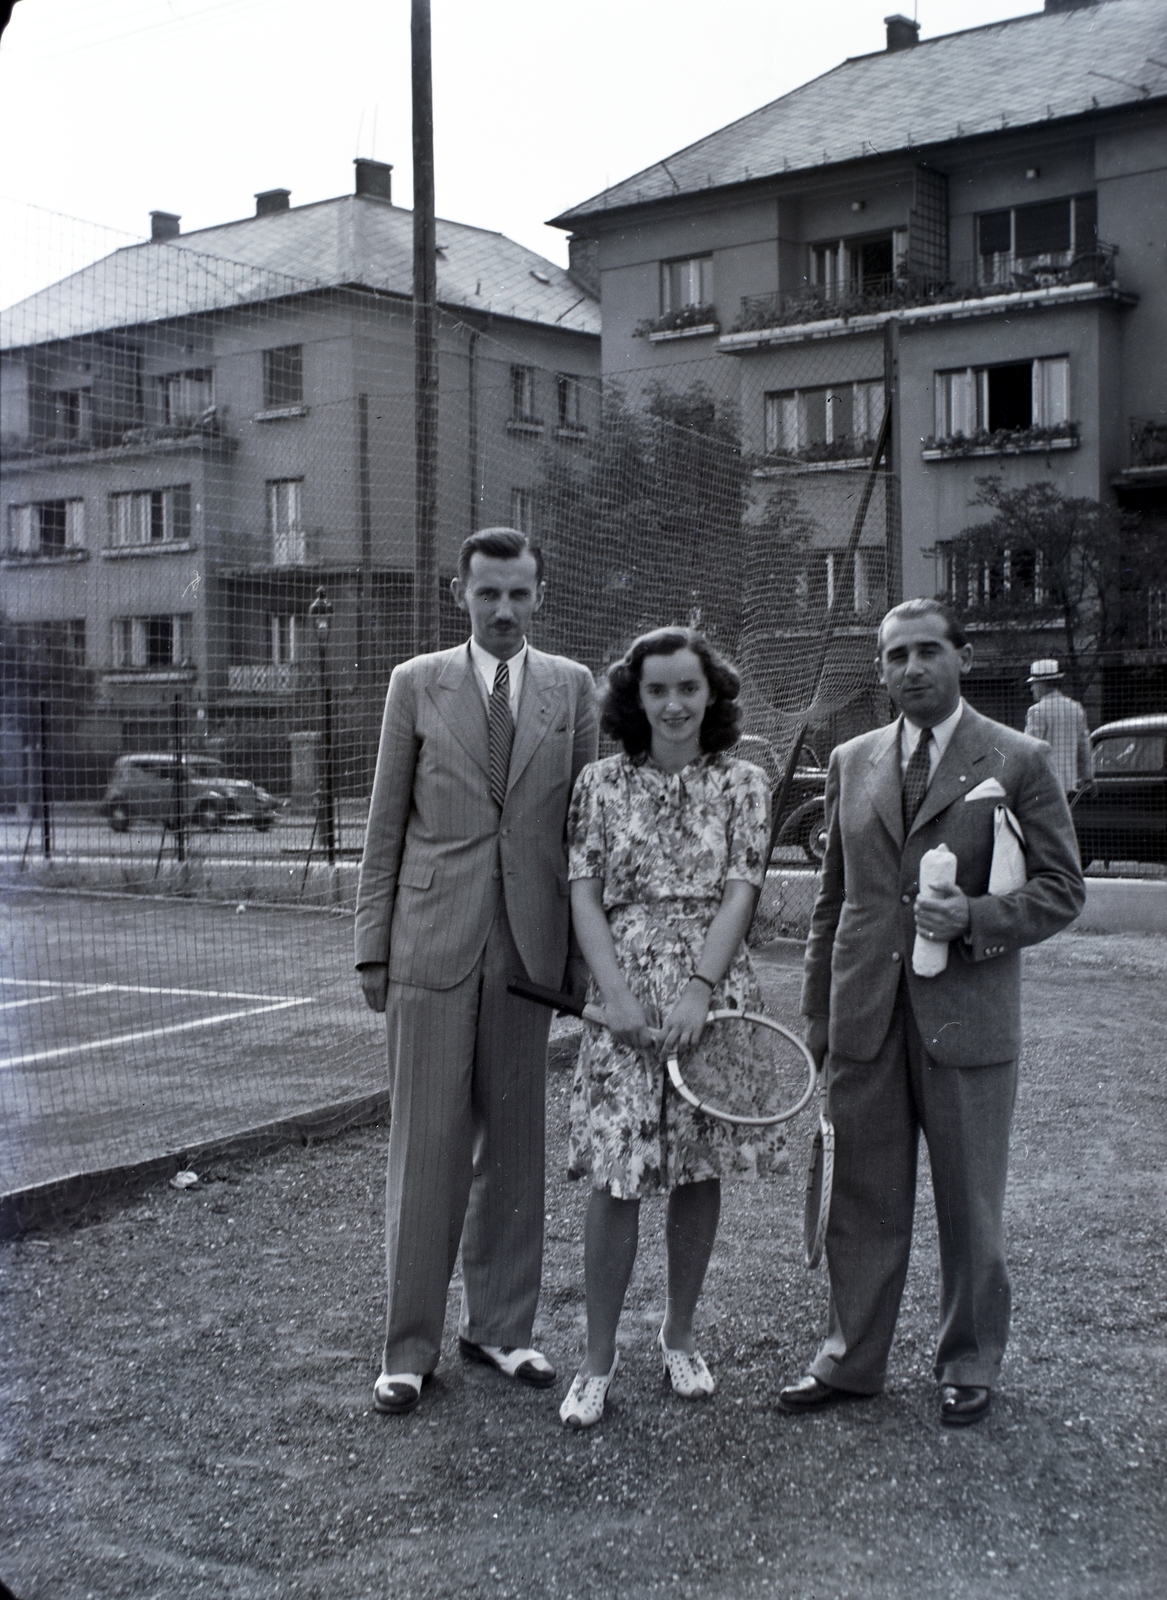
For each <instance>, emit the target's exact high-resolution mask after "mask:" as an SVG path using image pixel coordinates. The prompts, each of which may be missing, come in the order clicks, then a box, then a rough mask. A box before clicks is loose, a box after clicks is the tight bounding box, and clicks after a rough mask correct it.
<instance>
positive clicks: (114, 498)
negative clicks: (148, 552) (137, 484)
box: [109, 492, 150, 545]
mask: <svg viewBox="0 0 1167 1600" xmlns="http://www.w3.org/2000/svg"><path fill="white" fill-rule="evenodd" d="M109 531H110V538H111V539H112V541H113V543H114V544H115V545H128V544H149V542H150V495H149V493H148V492H147V493H145V494H111V495H110V497H109Z"/></svg>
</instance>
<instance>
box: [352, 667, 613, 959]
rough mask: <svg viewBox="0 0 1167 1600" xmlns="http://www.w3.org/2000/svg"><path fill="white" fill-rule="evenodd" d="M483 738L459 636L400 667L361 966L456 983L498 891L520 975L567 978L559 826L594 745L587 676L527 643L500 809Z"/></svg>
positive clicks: (361, 909)
mask: <svg viewBox="0 0 1167 1600" xmlns="http://www.w3.org/2000/svg"><path fill="white" fill-rule="evenodd" d="M487 746H488V735H487V714H486V703H485V699H484V696H483V694H482V691H481V689H480V687H479V684H478V681H477V678H476V674H475V671H474V667H473V665H472V663H471V660H470V652H469V650H468V648H467V646H466V645H464V644H462V645H459V646H458V647H457V648H456V649H454V650H442V651H439V652H437V653H436V654H434V655H425V656H415V657H414V658H413V659H412V660H411V661H405V662H403V663H402V664H401V665H400V666H399V667H397V668H395V669H394V672H393V676H392V677H391V679H390V680H389V692H388V695H387V696H386V699H385V716H384V720H383V722H382V726H381V744H380V748H379V750H378V754H377V769H376V774H375V776H374V779H373V793H372V798H371V800H370V803H369V824H368V830H367V832H366V835H365V852H364V857H363V859H362V862H361V874H360V883H359V886H358V889H357V909H356V959H357V963H358V965H359V964H361V963H363V962H370V961H371V962H388V965H389V976H390V978H391V979H393V980H394V981H396V982H400V983H412V984H417V985H420V986H421V987H422V988H427V989H449V988H452V987H453V985H454V984H456V983H460V982H461V981H462V979H463V978H465V977H466V975H467V974H468V973H469V972H470V970H471V968H472V967H473V966H474V963H475V961H477V959H478V957H479V955H480V954H481V953H482V950H483V948H484V946H485V944H486V939H487V935H488V934H489V932H490V927H491V923H492V922H493V920H494V916H495V913H496V911H497V908H498V903H499V898H500V896H502V897H503V898H504V899H505V903H506V909H507V916H508V919H509V921H510V927H511V933H512V934H513V936H514V940H515V943H516V944H517V946H518V948H519V952H520V954H521V955H522V957H523V962H524V964H525V966H526V968H527V975H528V976H529V977H530V978H532V979H534V981H535V982H537V983H545V984H548V985H551V986H558V985H559V984H560V983H561V982H562V979H563V974H564V967H565V964H566V960H567V945H568V898H567V896H568V889H567V855H566V849H565V845H564V825H565V822H566V818H567V807H568V802H569V801H570V799H571V791H572V786H573V784H574V783H575V780H576V777H577V775H578V773H579V771H580V769H581V768H582V767H584V766H585V765H586V764H587V763H588V762H589V761H593V760H594V759H595V755H596V702H595V688H594V685H593V683H592V677H591V673H590V672H589V671H588V670H587V668H586V667H584V666H581V665H580V664H579V662H577V661H569V660H567V659H566V658H565V657H563V656H551V655H545V654H543V652H542V651H540V650H535V649H529V650H528V653H527V665H526V670H525V672H524V676H523V688H522V693H521V695H520V699H519V709H518V715H517V717H516V719H515V740H514V746H513V748H512V751H511V765H510V775H509V779H508V786H507V795H506V802H505V804H504V806H503V810H502V816H501V819H500V816H499V811H498V807H497V806H496V805H495V803H494V801H493V800H492V799H491V795H490V771H489V758H488V748H487Z"/></svg>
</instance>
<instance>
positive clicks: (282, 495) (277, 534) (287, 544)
mask: <svg viewBox="0 0 1167 1600" xmlns="http://www.w3.org/2000/svg"><path fill="white" fill-rule="evenodd" d="M302 487H303V485H302V483H301V481H300V480H299V479H298V478H285V479H282V480H281V481H279V482H275V483H269V484H268V486H267V517H268V527H269V529H270V531H271V536H272V563H273V565H274V566H277V567H290V566H296V565H297V564H299V563H300V562H302V561H303V560H304V559H305V541H304V529H303V525H302V523H301V521H300V490H301V488H302Z"/></svg>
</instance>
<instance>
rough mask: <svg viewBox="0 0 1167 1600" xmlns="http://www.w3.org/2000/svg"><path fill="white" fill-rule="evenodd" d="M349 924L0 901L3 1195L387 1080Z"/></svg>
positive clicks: (172, 904) (129, 905) (125, 903)
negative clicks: (355, 967) (356, 970)
mask: <svg viewBox="0 0 1167 1600" xmlns="http://www.w3.org/2000/svg"><path fill="white" fill-rule="evenodd" d="M351 929H352V924H351V920H350V919H349V918H348V917H341V916H329V915H317V914H301V913H294V912H290V911H279V910H273V909H265V908H252V907H248V908H246V909H244V910H241V911H239V910H236V909H235V908H234V907H231V906H220V905H208V904H205V903H194V902H184V901H177V900H165V901H163V900H154V901H148V900H133V899H126V898H124V897H119V898H113V897H110V898H105V897H100V896H88V895H70V894H65V893H56V894H51V893H17V894H8V895H6V896H5V897H4V898H3V900H2V901H0V1118H2V1119H3V1127H4V1137H3V1145H2V1150H0V1192H2V1193H10V1192H12V1191H13V1190H17V1189H24V1188H27V1187H29V1186H31V1185H33V1184H40V1183H46V1182H50V1181H52V1180H55V1179H60V1178H64V1177H68V1176H70V1175H72V1174H75V1173H79V1172H96V1171H102V1170H104V1169H107V1168H110V1167H115V1166H120V1165H128V1164H133V1163H137V1162H142V1161H148V1160H150V1159H152V1158H154V1157H157V1156H161V1155H165V1154H166V1153H168V1152H171V1151H182V1150H183V1149H185V1148H188V1147H191V1146H195V1145H200V1144H204V1143H206V1142H208V1141H213V1140H226V1139H229V1138H231V1137H232V1136H235V1135H238V1134H240V1133H242V1132H244V1131H246V1130H247V1129H250V1128H254V1127H258V1126H262V1125H263V1124H266V1123H269V1122H273V1121H277V1120H279V1119H281V1118H285V1117H293V1116H296V1115H298V1114H301V1113H306V1112H310V1111H312V1110H314V1109H318V1108H320V1107H323V1106H329V1105H333V1104H335V1103H337V1102H341V1101H345V1100H348V1099H354V1098H357V1097H359V1096H361V1095H368V1094H372V1093H375V1092H377V1091H379V1090H381V1089H383V1088H384V1087H385V1064H384V1047H383V1043H382V1033H381V1029H380V1026H379V1024H378V1022H377V1020H376V1019H375V1018H374V1017H373V1016H372V1015H371V1013H369V1012H368V1011H366V1009H365V1007H364V1004H363V1002H362V1001H361V999H360V995H359V993H358V991H357V987H356V984H355V982H354V979H353V973H352V957H351Z"/></svg>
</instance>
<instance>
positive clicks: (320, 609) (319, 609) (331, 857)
mask: <svg viewBox="0 0 1167 1600" xmlns="http://www.w3.org/2000/svg"><path fill="white" fill-rule="evenodd" d="M308 615H309V616H310V617H311V618H312V621H313V622H314V623H315V624H316V648H317V652H318V660H319V663H320V714H321V715H320V720H321V734H322V742H323V746H324V748H323V751H322V765H323V768H324V771H323V773H322V784H321V791H320V792H321V798H322V802H323V804H322V806H321V812H322V820H323V822H324V843H325V848H326V849H327V851H328V865H329V866H330V867H335V865H336V797H335V793H334V789H333V770H332V684H331V683H330V681H329V677H328V632H329V629H330V627H331V626H332V622H331V618H332V602H331V600H329V598H328V596H327V595H326V594H325V592H324V585H323V584H321V585H320V587H319V588H318V589H317V591H316V598H315V600H313V602H312V604H311V605H310V606H309V607H308Z"/></svg>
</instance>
